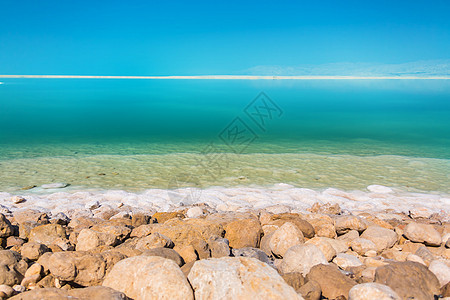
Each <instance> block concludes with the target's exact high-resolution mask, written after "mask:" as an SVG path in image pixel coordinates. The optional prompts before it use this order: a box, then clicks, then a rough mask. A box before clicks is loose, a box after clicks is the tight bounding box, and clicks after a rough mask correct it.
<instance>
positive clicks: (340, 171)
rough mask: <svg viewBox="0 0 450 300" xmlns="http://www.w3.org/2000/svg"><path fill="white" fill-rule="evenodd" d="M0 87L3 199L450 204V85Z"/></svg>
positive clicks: (68, 83) (85, 82)
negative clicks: (114, 193)
mask: <svg viewBox="0 0 450 300" xmlns="http://www.w3.org/2000/svg"><path fill="white" fill-rule="evenodd" d="M1 81H2V82H3V84H1V85H0V191H17V190H19V189H21V188H23V187H25V186H33V185H37V186H39V185H42V184H45V183H50V182H67V183H70V184H71V185H72V186H76V187H83V188H102V189H116V188H117V189H119V188H120V189H126V190H142V189H147V188H175V187H179V186H192V185H196V186H200V187H208V186H234V185H236V186H237V185H245V186H265V185H273V184H276V183H281V182H283V183H289V184H292V185H295V186H300V187H306V188H326V187H336V188H342V189H346V190H350V189H364V188H365V187H366V186H367V185H370V184H382V185H387V186H392V187H398V188H403V189H408V190H416V191H440V192H450V184H449V183H450V81H449V80H144V79H2V80H1Z"/></svg>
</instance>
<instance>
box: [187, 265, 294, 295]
mask: <svg viewBox="0 0 450 300" xmlns="http://www.w3.org/2000/svg"><path fill="white" fill-rule="evenodd" d="M188 278H189V282H190V283H191V285H192V288H193V289H194V292H195V299H197V300H202V299H303V298H302V297H301V296H299V295H298V294H297V293H296V292H295V290H294V289H293V288H292V287H290V286H289V285H288V284H287V283H286V282H285V281H284V280H283V278H281V276H280V275H278V273H277V272H276V271H275V270H274V269H273V268H271V267H270V266H269V265H267V264H265V263H263V262H261V261H259V260H257V259H254V258H247V257H222V258H212V259H208V260H200V261H197V262H195V264H194V266H193V267H192V268H191V271H190V272H189V275H188Z"/></svg>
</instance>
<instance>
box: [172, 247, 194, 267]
mask: <svg viewBox="0 0 450 300" xmlns="http://www.w3.org/2000/svg"><path fill="white" fill-rule="evenodd" d="M173 250H175V251H176V252H177V253H178V254H180V256H181V257H182V258H183V260H184V262H185V263H186V264H187V263H190V262H193V261H196V260H198V255H197V252H196V251H195V248H194V246H192V245H187V246H181V247H175V248H173Z"/></svg>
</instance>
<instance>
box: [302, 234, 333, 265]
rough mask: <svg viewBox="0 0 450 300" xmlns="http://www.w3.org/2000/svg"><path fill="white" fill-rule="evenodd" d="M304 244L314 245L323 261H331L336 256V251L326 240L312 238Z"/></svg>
mask: <svg viewBox="0 0 450 300" xmlns="http://www.w3.org/2000/svg"><path fill="white" fill-rule="evenodd" d="M306 244H313V245H316V246H317V248H319V249H320V251H322V253H323V255H324V256H325V259H326V260H327V261H331V260H332V259H333V257H335V256H336V250H335V249H334V248H333V246H332V245H331V243H330V242H329V241H328V238H323V237H314V238H312V239H310V240H308V241H307V242H306Z"/></svg>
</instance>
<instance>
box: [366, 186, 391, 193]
mask: <svg viewBox="0 0 450 300" xmlns="http://www.w3.org/2000/svg"><path fill="white" fill-rule="evenodd" d="M367 190H369V191H370V192H372V193H379V194H388V193H392V192H393V190H392V189H391V188H390V187H387V186H383V185H377V184H373V185H369V186H368V187H367Z"/></svg>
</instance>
